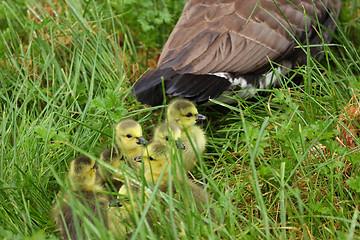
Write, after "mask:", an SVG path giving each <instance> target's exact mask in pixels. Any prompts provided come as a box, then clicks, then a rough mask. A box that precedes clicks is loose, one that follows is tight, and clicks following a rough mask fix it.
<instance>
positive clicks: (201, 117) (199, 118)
mask: <svg viewBox="0 0 360 240" xmlns="http://www.w3.org/2000/svg"><path fill="white" fill-rule="evenodd" d="M195 116H196V117H197V118H196V121H199V120H205V119H206V117H205V116H204V115H202V114H200V113H198V114H195Z"/></svg>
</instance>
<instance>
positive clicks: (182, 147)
mask: <svg viewBox="0 0 360 240" xmlns="http://www.w3.org/2000/svg"><path fill="white" fill-rule="evenodd" d="M175 144H176V147H177V148H179V141H175ZM180 147H181V149H185V145H184V144H182V143H180Z"/></svg>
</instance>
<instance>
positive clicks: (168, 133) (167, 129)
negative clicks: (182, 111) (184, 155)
mask: <svg viewBox="0 0 360 240" xmlns="http://www.w3.org/2000/svg"><path fill="white" fill-rule="evenodd" d="M180 139H181V128H180V126H179V125H178V124H177V123H175V122H171V123H166V122H163V123H160V124H159V125H158V126H156V127H155V130H154V134H153V138H152V142H156V143H159V144H162V145H164V146H169V145H170V141H172V140H173V141H175V144H176V147H177V148H181V149H184V148H185V146H184V144H182V143H181V142H179V140H180Z"/></svg>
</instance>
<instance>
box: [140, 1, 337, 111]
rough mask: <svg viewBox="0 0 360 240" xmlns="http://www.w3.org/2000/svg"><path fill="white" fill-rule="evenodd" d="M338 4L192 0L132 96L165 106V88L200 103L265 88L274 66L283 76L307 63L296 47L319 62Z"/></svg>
mask: <svg viewBox="0 0 360 240" xmlns="http://www.w3.org/2000/svg"><path fill="white" fill-rule="evenodd" d="M340 3H341V0H303V1H301V0H188V1H187V3H186V5H185V7H184V10H183V12H182V15H181V17H180V19H179V21H178V22H177V24H176V26H175V27H174V29H173V31H172V33H171V35H170V37H169V39H168V40H167V42H166V44H165V46H164V48H163V51H162V53H161V56H160V59H159V62H158V66H157V68H156V69H154V70H152V71H150V72H148V73H146V74H144V75H143V76H142V77H141V78H140V79H139V80H138V81H137V82H136V84H135V86H134V92H133V93H135V95H136V98H137V100H138V101H140V102H141V103H144V104H148V105H160V104H162V103H163V93H162V91H163V85H164V88H165V92H166V94H169V95H173V96H179V97H184V98H187V99H189V100H191V101H194V102H196V103H197V104H202V103H206V102H207V101H209V99H213V98H217V97H219V96H220V95H221V94H222V93H223V92H224V91H232V90H235V91H238V90H244V89H257V88H268V87H270V86H271V85H274V84H276V79H275V78H274V77H273V75H274V74H273V73H272V72H271V66H270V62H273V64H274V65H275V66H282V67H279V70H280V71H281V72H284V71H286V69H289V68H294V67H296V66H299V65H303V64H305V63H306V59H307V57H306V52H307V47H306V46H305V47H303V48H302V47H297V46H299V45H300V46H304V45H308V46H311V47H310V53H311V55H312V56H314V57H315V58H316V59H320V58H321V56H322V55H323V54H322V53H321V51H322V50H323V47H322V44H323V43H329V42H330V41H331V39H332V32H333V31H334V30H335V27H336V23H335V20H336V18H337V16H338V14H339V10H340ZM162 79H163V81H164V84H162ZM242 92H243V96H241V95H240V96H241V97H246V96H248V95H251V91H250V92H244V91H242Z"/></svg>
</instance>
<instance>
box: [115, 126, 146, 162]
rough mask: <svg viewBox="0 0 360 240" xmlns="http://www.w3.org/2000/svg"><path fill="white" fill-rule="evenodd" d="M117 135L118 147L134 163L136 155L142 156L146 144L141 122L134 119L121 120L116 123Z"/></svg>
mask: <svg viewBox="0 0 360 240" xmlns="http://www.w3.org/2000/svg"><path fill="white" fill-rule="evenodd" d="M115 135H116V137H115V140H116V144H117V146H118V149H119V150H120V151H121V153H122V154H123V155H124V156H125V157H126V158H127V160H128V163H130V164H132V163H133V161H134V159H135V158H136V157H138V156H141V154H142V152H143V149H144V145H145V144H146V141H145V138H144V137H143V134H142V128H141V126H140V124H139V123H138V122H136V121H134V120H132V119H128V120H123V121H120V122H119V123H117V124H116V125H115Z"/></svg>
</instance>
